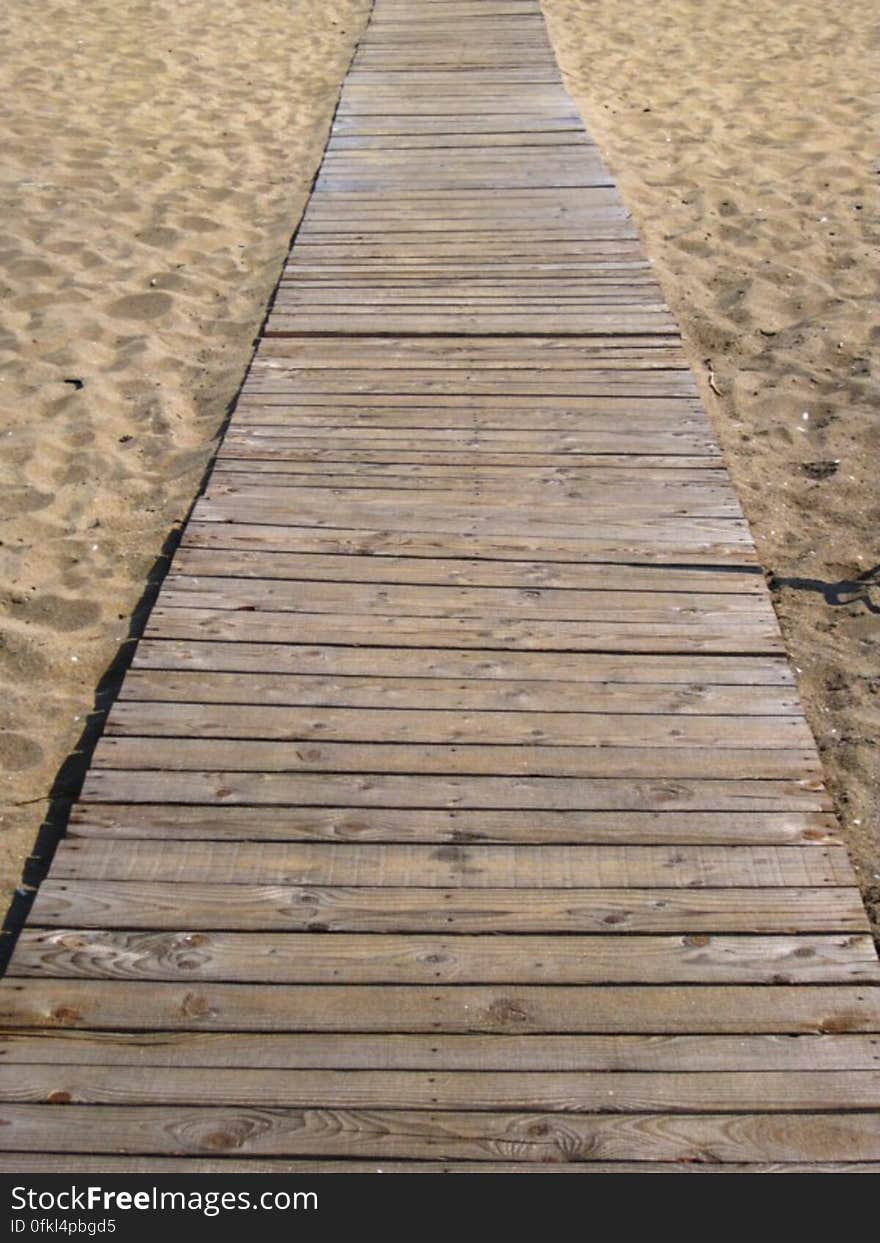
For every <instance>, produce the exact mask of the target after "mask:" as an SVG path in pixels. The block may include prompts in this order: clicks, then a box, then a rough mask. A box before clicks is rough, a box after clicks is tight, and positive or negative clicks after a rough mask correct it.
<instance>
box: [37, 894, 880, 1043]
mask: <svg viewBox="0 0 880 1243" xmlns="http://www.w3.org/2000/svg"><path fill="white" fill-rule="evenodd" d="M30 922H31V924H32V925H34V926H48V927H59V926H60V927H68V928H149V929H175V928H179V927H180V926H181V924H182V923H185V924H186V927H187V928H190V929H211V930H216V929H218V928H222V929H225V930H240V931H253V930H282V929H283V930H287V931H297V930H301V931H309V930H313V931H320V932H456V933H459V932H567V933H570V932H615V933H617V932H640V933H642V932H676V931H677V932H681V931H682V930H683V929H684V930H687V932H688V933H690V934H693V933H695V932H700V933H701V932H713V933H718V932H748V933H800V932H843V931H847V932H850V931H854V932H867V931H868V921H867V917H866V915H865V912H864V908H863V907H862V902H861V896H860V894H859V891H858V890H857V889H855V888H852V889H846V890H843V891H842V892H841V891H840V890H839V889H836V888H835V889H832V888H813V889H805V888H788V889H783V890H781V891H780V890H779V889H757V890H756V889H753V888H752V889H734V888H727V889H702V890H699V891H695V892H693V893H691V892H684V893H683V892H682V891H681V890H680V889H650V890H640V889H599V890H595V889H575V890H572V889H549V888H543V889H528V888H524V887H523V888H518V889H517V890H516V891H515V892H511V891H510V890H507V889H481V890H480V894H479V897H478V899H477V900H476V901H475V900H474V896H473V894H471V893H469V892H468V891H467V890H463V889H447V890H444V891H443V892H442V893H441V894H438V893H437V892H436V891H435V890H433V889H429V888H415V887H410V888H394V889H368V888H364V887H351V886H349V887H341V886H335V887H333V886H327V885H309V886H299V885H283V884H270V885H252V884H236V883H232V884H222V885H221V884H213V883H211V882H206V881H203V880H199V881H197V882H194V883H193V882H187V881H177V882H175V883H174V885H172V886H169V885H168V884H167V883H166V882H165V881H106V880H101V881H89V880H80V881H62V880H46V881H43V883H42V885H41V886H40V888H39V890H38V892H37V896H36V900H35V902H34V906H33V908H32V913H31V920H30ZM878 1059H880V1053H878Z"/></svg>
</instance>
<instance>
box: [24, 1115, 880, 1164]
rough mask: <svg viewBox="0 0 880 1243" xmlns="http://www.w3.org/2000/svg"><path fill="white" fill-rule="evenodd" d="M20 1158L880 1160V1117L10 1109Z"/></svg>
mask: <svg viewBox="0 0 880 1243" xmlns="http://www.w3.org/2000/svg"><path fill="white" fill-rule="evenodd" d="M2 1120H3V1123H4V1125H3V1127H2V1128H0V1144H2V1145H3V1147H4V1148H6V1149H9V1148H12V1149H13V1151H16V1150H17V1151H20V1152H28V1151H33V1150H34V1149H36V1150H37V1151H40V1150H44V1149H49V1150H52V1151H55V1152H82V1151H83V1150H85V1151H91V1152H115V1153H120V1152H122V1153H125V1152H132V1153H144V1152H147V1153H150V1152H155V1153H165V1154H179V1153H181V1152H183V1153H192V1154H198V1153H200V1152H201V1153H207V1154H215V1155H216V1154H217V1153H218V1152H224V1153H239V1154H241V1155H249V1154H253V1155H256V1156H260V1155H267V1156H270V1155H305V1156H329V1155H342V1156H361V1157H369V1156H373V1157H386V1156H388V1157H402V1158H404V1159H406V1158H409V1159H412V1158H414V1157H415V1158H419V1157H421V1158H424V1157H429V1158H431V1159H434V1160H436V1159H437V1158H438V1157H447V1158H460V1159H464V1160H476V1161H480V1160H497V1159H498V1158H499V1157H500V1158H502V1159H503V1158H504V1157H509V1156H510V1154H511V1152H515V1153H516V1155H517V1157H518V1158H519V1159H525V1160H533V1161H535V1160H537V1161H567V1162H576V1161H596V1160H609V1159H610V1160H613V1159H618V1160H633V1159H638V1160H648V1161H652V1160H653V1161H660V1160H667V1161H670V1160H671V1161H701V1160H705V1159H706V1154H707V1153H711V1155H712V1156H713V1158H714V1159H715V1160H716V1161H717V1160H720V1161H725V1160H726V1161H754V1160H759V1161H762V1160H763V1161H766V1160H770V1161H773V1160H810V1159H814V1160H815V1159H817V1158H818V1159H820V1160H826V1161H829V1160H830V1161H834V1160H837V1161H852V1160H854V1159H856V1160H863V1161H877V1160H878V1158H880V1114H877V1113H873V1114H871V1113H853V1112H849V1113H846V1114H833V1113H817V1114H809V1113H803V1114H787V1115H782V1116H778V1115H775V1114H766V1113H764V1114H697V1115H687V1114H683V1115H657V1114H642V1115H637V1116H633V1117H626V1116H617V1117H615V1116H614V1115H607V1114H606V1115H598V1116H589V1115H582V1114H569V1115H566V1116H565V1118H564V1120H563V1119H561V1118H557V1117H555V1116H552V1115H550V1116H548V1115H547V1114H546V1113H532V1114H528V1113H523V1114H510V1113H494V1112H490V1111H486V1112H483V1113H481V1112H467V1113H465V1112H452V1111H450V1112H448V1113H445V1112H444V1113H440V1114H437V1113H430V1112H427V1111H425V1112H414V1111H407V1110H385V1111H383V1110H375V1111H371V1112H370V1113H359V1112H357V1111H355V1110H348V1111H345V1112H342V1111H338V1110H336V1111H332V1110H315V1111H310V1110H302V1109H294V1110H289V1111H286V1110H284V1109H282V1108H274V1109H273V1108H257V1107H251V1106H247V1107H237V1108H226V1109H216V1108H213V1109H212V1108H205V1107H202V1108H199V1107H189V1108H182V1107H176V1108H175V1107H172V1106H168V1107H163V1106H155V1105H142V1106H121V1105H100V1106H88V1105H67V1106H65V1107H64V1109H58V1110H56V1109H46V1107H45V1106H40V1105H6V1106H4V1107H3V1110H2Z"/></svg>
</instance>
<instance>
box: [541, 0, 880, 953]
mask: <svg viewBox="0 0 880 1243" xmlns="http://www.w3.org/2000/svg"><path fill="white" fill-rule="evenodd" d="M542 4H543V8H544V11H545V13H546V15H547V18H548V24H549V28H550V35H551V38H552V40H553V43H554V46H555V48H556V54H557V56H558V58H559V61H560V63H561V65H562V67H563V70H564V73H565V80H566V86H567V87H568V89H569V91H570V93H571V95H572V96H573V98H574V99H575V101H576V102H577V104H578V106H579V108H580V110H581V112H582V115H583V117H584V120H585V122H586V124H587V126H588V128H589V129H590V131H591V133H592V134H593V137H594V138H595V139H596V141H597V142H598V143H599V144H600V146H601V148H602V152H603V155H604V157H605V159H606V162H607V163H608V164H609V166H610V167H611V169H612V171H613V172H614V174H615V175H616V177H617V179H618V182H619V184H620V187H621V190H622V192H623V196H624V199H625V201H626V203H627V206H628V207H629V209H630V211H631V212H632V214H633V217H634V219H635V221H636V224H637V225H638V227H639V229H640V231H641V234H642V237H643V239H644V241H645V244H646V248H647V250H648V253H649V255H650V256H651V258H652V259H653V260H654V263H655V265H656V271H657V274H658V276H659V278H660V281H661V283H662V285H663V288H664V291H665V293H666V296H667V299H668V301H669V303H670V305H671V307H672V309H673V311H674V313H675V315H676V317H677V319H678V321H679V323H680V325H681V328H682V332H683V333H684V336H685V340H686V344H687V347H688V349H689V352H690V357H691V362H692V363H693V365H694V368H695V370H696V372H697V374H698V376H700V378H701V381H702V389H703V395H704V398H705V400H706V405H707V407H708V409H709V413H710V415H711V416H712V418H713V422H714V425H715V429H716V432H717V434H718V437H719V439H720V441H721V444H722V446H723V448H724V452H725V458H726V461H727V464H728V466H729V468H730V471H731V473H732V475H733V479H734V483H735V484H736V487H737V490H738V492H739V494H740V498H741V500H742V503H743V506H744V508H745V510H746V513H747V515H748V518H749V521H750V523H751V527H752V532H753V534H754V537H755V541H756V544H757V547H758V554H759V556H760V558H761V562H762V564H763V565H764V566H765V568H767V569H768V570H769V571H771V572H772V574H773V576H774V578H773V580H771V581H772V582H773V583H774V585H775V588H776V590H775V591H774V600H775V603H776V606H777V610H778V613H779V617H780V620H781V622H782V628H783V632H784V634H785V639H786V643H787V646H788V650H789V652H790V653H791V656H792V659H793V661H794V665H795V667H796V669H797V670H798V674H799V683H800V691H801V696H802V699H803V702H804V707H805V709H806V713H807V717H808V719H809V722H810V725H811V726H812V729H813V732H814V733H815V735H816V739H817V741H818V744H819V748H820V750H821V752H822V758H823V761H824V764H825V770H826V774H827V778H828V782H829V786H830V789H831V793H832V795H833V797H834V799H835V803H836V805H837V809H838V812H839V815H840V818H841V821H842V824H843V826H844V828H845V830H846V836H847V842H848V844H849V846H850V850H851V853H852V855H853V860H854V862H855V864H856V868H857V871H858V873H859V877H860V880H861V883H862V886H863V890H864V892H865V895H866V898H867V899H868V902H869V905H870V906H871V907H872V914H873V918H874V921H875V928H877V929H878V931H880V817H878V808H880V747H878V737H880V565H878V563H880V538H878V536H880V486H878V469H877V468H878V453H880V405H878V399H880V384H878V380H877V376H876V373H875V375H874V377H873V378H872V377H871V375H870V374H869V352H870V350H871V346H872V341H873V342H874V343H876V339H877V326H878V319H877V314H876V312H877V264H876V260H877V250H876V242H877V233H878V229H877V224H878V216H877V201H876V198H875V195H874V191H873V189H872V185H873V173H874V171H875V169H876V159H877V151H876V134H877V129H876V122H877V117H878V111H877V96H876V94H875V93H874V92H875V91H876V83H877V81H878V80H880V57H878V56H877V53H876V48H877V41H876V31H875V26H876V21H877V5H876V4H872V3H868V4H864V5H862V4H835V5H829V4H828V3H827V0H786V3H784V4H769V5H768V4H754V3H746V2H745V0H627V2H626V3H622V2H621V0H542ZM872 161H873V163H872ZM805 415H806V416H808V417H804V416H805ZM872 584H873V585H872Z"/></svg>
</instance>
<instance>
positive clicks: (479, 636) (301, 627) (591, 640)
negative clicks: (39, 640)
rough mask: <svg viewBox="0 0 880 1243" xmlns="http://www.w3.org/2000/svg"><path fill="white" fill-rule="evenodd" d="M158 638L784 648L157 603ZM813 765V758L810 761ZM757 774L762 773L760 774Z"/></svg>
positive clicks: (512, 624) (553, 625)
mask: <svg viewBox="0 0 880 1243" xmlns="http://www.w3.org/2000/svg"><path fill="white" fill-rule="evenodd" d="M145 633H146V636H147V638H150V639H185V640H190V641H194V640H220V641H224V642H236V641H240V642H256V643H262V644H266V643H285V642H289V643H297V644H313V643H325V644H327V643H329V644H333V645H340V646H350V645H353V644H357V643H363V644H365V645H368V646H379V645H384V646H386V647H399V648H405V647H414V648H419V649H423V648H429V649H433V648H442V647H447V648H453V649H460V648H470V649H478V650H489V651H492V650H495V649H497V648H498V647H506V648H508V649H509V650H521V651H546V652H588V653H594V652H596V653H598V652H615V653H621V652H638V653H642V652H644V653H648V654H650V655H652V656H653V655H659V654H662V653H664V652H668V653H674V654H676V655H680V654H682V653H684V652H691V653H693V654H694V656H695V657H696V656H698V655H699V654H700V653H703V652H705V653H710V654H712V653H732V654H739V653H741V654H744V655H758V656H771V655H774V654H778V653H781V652H782V651H783V650H784V649H783V647H782V642H781V639H780V636H779V632H778V628H776V627H775V626H774V625H773V623H772V622H769V621H768V622H764V623H761V622H757V623H756V622H755V621H753V620H751V619H750V620H749V624H748V625H746V624H743V625H742V627H738V626H731V627H728V628H726V629H721V628H719V627H718V626H717V625H712V624H710V622H708V621H707V620H706V619H705V617H700V618H694V619H688V620H683V621H677V620H675V619H672V620H669V619H667V618H665V617H660V618H658V617H656V616H654V617H651V616H649V617H648V618H646V619H644V620H640V621H627V622H626V624H625V625H618V624H617V623H616V622H615V621H614V620H613V619H609V620H608V621H601V620H599V621H584V622H562V621H554V620H550V621H547V622H540V621H520V620H518V619H516V618H509V617H504V616H502V615H499V616H497V617H494V618H493V617H488V618H485V617H484V618H479V619H471V618H467V617H465V618H459V617H451V618H443V617H427V618H426V617H405V616H404V617H401V616H399V615H398V616H386V617H376V616H375V615H374V614H372V613H345V614H338V613H320V612H318V613H297V614H293V613H289V612H263V611H258V610H256V609H252V610H251V609H248V610H239V611H237V610H234V609H213V608H165V607H164V606H161V605H160V606H157V607H156V608H155V609H154V610H153V612H152V614H151V615H150V620H149V623H148V625H147V628H146V631H145ZM808 768H809V765H808ZM755 775H757V774H755Z"/></svg>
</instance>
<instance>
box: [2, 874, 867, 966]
mask: <svg viewBox="0 0 880 1243" xmlns="http://www.w3.org/2000/svg"><path fill="white" fill-rule="evenodd" d="M535 871H536V873H538V875H540V872H539V869H538V868H537V867H536V869H535ZM7 974H8V976H9V977H10V978H15V977H17V976H36V977H47V976H48V977H63V978H73V979H91V980H95V979H109V980H117V979H123V980H124V979H137V980H169V981H177V980H191V981H222V982H245V981H251V980H252V981H255V982H260V983H273V984H334V983H336V982H337V981H338V980H340V979H343V980H346V981H348V982H350V983H351V984H352V985H356V984H383V983H388V984H392V983H393V984H430V983H432V982H435V981H436V982H440V983H460V984H485V983H499V984H538V983H546V984H596V983H599V984H614V985H618V984H656V983H670V984H692V983H693V984H702V983H724V982H731V983H739V984H789V983H802V984H808V983H816V984H822V983H855V982H858V981H872V982H874V983H880V963H878V961H877V955H876V954H875V953H874V947H873V942H872V940H871V937H870V935H859V934H856V933H846V934H838V935H835V936H819V935H808V934H802V935H799V936H796V937H786V936H775V937H771V936H742V937H738V936H724V935H713V936H709V935H707V934H701V935H685V936H681V935H678V936H654V935H651V934H640V936H639V940H638V951H637V952H635V953H634V951H633V944H632V941H631V939H630V938H629V937H626V936H619V935H613V934H611V933H608V934H606V935H604V936H590V935H586V934H578V935H569V936H564V937H548V936H541V935H538V934H534V935H529V936H511V935H506V934H500V933H492V934H490V935H487V936H480V935H469V934H457V935H455V936H446V937H442V936H425V935H422V934H415V933H411V934H408V935H396V934H392V933H369V934H365V933H364V934H357V933H344V932H339V933H335V934H334V935H333V936H316V935H314V934H312V933H309V932H304V933H302V932H283V933H273V932H129V931H118V930H109V929H102V930H101V931H91V930H83V929H75V930H73V929H50V930H44V929H39V928H25V929H23V930H22V932H21V933H20V934H19V937H18V940H17V942H16V947H15V951H14V953H13V955H12V959H11V961H10V964H9V967H8V969H7Z"/></svg>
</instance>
